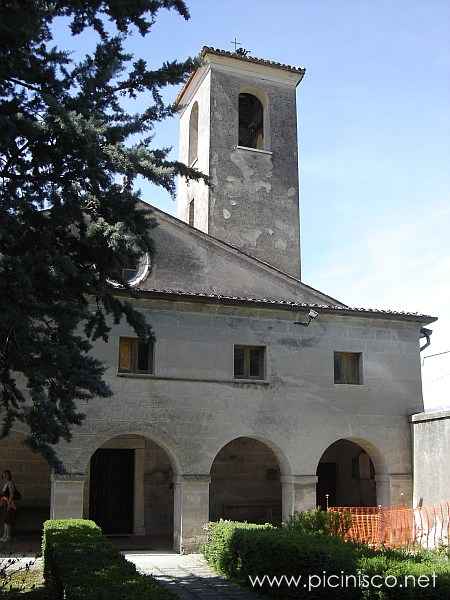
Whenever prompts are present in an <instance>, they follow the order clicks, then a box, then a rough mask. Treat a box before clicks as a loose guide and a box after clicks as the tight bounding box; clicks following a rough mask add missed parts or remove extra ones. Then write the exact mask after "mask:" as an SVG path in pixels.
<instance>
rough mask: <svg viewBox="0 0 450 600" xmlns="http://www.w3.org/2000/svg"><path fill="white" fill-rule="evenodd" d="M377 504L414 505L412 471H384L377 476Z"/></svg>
mask: <svg viewBox="0 0 450 600" xmlns="http://www.w3.org/2000/svg"><path fill="white" fill-rule="evenodd" d="M375 481H376V484H377V504H379V505H381V506H402V505H406V506H412V501H413V479H412V475H411V473H382V474H380V475H377V476H376V477H375Z"/></svg>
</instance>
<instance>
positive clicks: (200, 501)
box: [174, 474, 210, 554]
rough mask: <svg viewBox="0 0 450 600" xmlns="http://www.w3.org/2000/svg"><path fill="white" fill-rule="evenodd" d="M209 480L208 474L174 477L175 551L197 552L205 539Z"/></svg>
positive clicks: (207, 518) (183, 552)
mask: <svg viewBox="0 0 450 600" xmlns="http://www.w3.org/2000/svg"><path fill="white" fill-rule="evenodd" d="M209 482H210V476H209V474H208V475H181V476H178V477H176V478H175V482H174V483H175V498H174V500H175V502H174V504H175V506H174V550H175V551H177V552H180V553H181V554H188V553H191V552H198V551H199V549H200V546H201V545H202V544H203V543H204V542H205V541H206V530H205V525H206V524H207V523H208V520H209Z"/></svg>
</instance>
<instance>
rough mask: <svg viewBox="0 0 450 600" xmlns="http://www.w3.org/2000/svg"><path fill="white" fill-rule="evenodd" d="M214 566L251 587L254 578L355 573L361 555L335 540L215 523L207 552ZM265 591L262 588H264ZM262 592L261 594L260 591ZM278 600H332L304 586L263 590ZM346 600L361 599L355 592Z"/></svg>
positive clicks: (347, 592)
mask: <svg viewBox="0 0 450 600" xmlns="http://www.w3.org/2000/svg"><path fill="white" fill-rule="evenodd" d="M203 554H204V556H205V558H206V560H207V561H208V563H209V564H210V565H211V566H212V567H213V568H215V569H216V570H217V571H219V572H220V573H222V574H224V575H226V576H227V577H231V578H233V579H237V580H238V581H240V582H241V583H242V584H244V585H250V582H249V576H255V575H260V576H262V575H268V576H269V577H273V576H281V575H288V576H290V575H294V576H296V577H298V576H299V575H301V576H302V579H304V580H307V578H308V576H309V575H313V574H314V575H318V576H322V574H323V571H324V570H325V571H328V572H329V573H332V572H333V573H341V572H344V573H348V574H350V573H354V572H355V571H356V556H355V553H354V552H353V547H352V546H351V545H348V544H344V543H343V542H341V540H340V539H339V538H336V537H332V536H319V535H317V534H295V535H293V534H292V532H291V531H289V530H287V529H284V528H275V527H273V526H271V525H253V524H250V523H239V522H231V521H219V522H218V523H210V524H209V528H208V541H207V543H206V544H205V546H204V547H203ZM260 589H261V588H260ZM255 591H258V590H255ZM262 591H264V592H265V593H266V594H269V595H270V596H272V597H276V598H308V599H309V600H313V599H314V600H316V599H327V598H330V589H326V588H323V587H321V588H317V589H316V590H311V591H308V590H306V589H304V588H302V587H301V586H300V587H299V588H291V589H289V588H288V587H287V586H283V587H281V588H280V589H277V588H276V587H272V588H270V587H269V586H268V585H267V584H266V585H265V586H264V588H262ZM339 593H340V595H339V597H340V598H343V599H344V598H345V599H350V598H351V599H353V598H358V597H359V596H358V594H356V593H355V590H352V589H349V590H342V591H341V590H340V591H339Z"/></svg>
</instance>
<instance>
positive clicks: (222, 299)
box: [114, 289, 437, 325]
mask: <svg viewBox="0 0 450 600" xmlns="http://www.w3.org/2000/svg"><path fill="white" fill-rule="evenodd" d="M114 293H119V294H120V295H130V294H131V295H132V296H134V297H145V298H151V299H155V300H167V299H169V300H175V301H185V302H186V301H187V302H194V303H195V302H198V303H207V304H208V303H209V304H222V305H225V306H253V307H256V308H266V309H276V310H288V311H291V312H292V311H296V312H300V311H307V310H309V309H311V308H313V309H314V310H316V311H317V312H319V313H323V314H334V315H342V316H349V317H360V318H361V317H362V318H364V317H367V318H374V319H384V320H388V321H409V322H415V323H420V324H421V325H429V324H430V323H434V322H435V321H437V317H433V316H431V315H422V314H418V313H407V312H404V313H403V312H399V311H387V310H386V311H383V310H372V309H366V308H351V307H340V306H328V305H322V304H315V303H303V302H294V301H279V300H268V299H260V298H241V297H232V296H221V295H219V294H201V293H197V292H194V293H189V292H185V291H176V290H142V289H134V290H125V289H124V290H117V291H115V292H114Z"/></svg>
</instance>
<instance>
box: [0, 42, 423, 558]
mask: <svg viewBox="0 0 450 600" xmlns="http://www.w3.org/2000/svg"><path fill="white" fill-rule="evenodd" d="M201 57H202V59H203V60H202V64H201V66H200V67H199V68H198V69H197V70H196V71H195V72H194V73H193V74H192V75H191V77H190V79H189V80H188V82H187V83H186V84H185V86H184V87H183V89H182V90H181V92H180V93H179V95H178V98H177V103H178V105H179V107H180V160H181V161H182V162H184V163H186V164H188V165H189V166H194V167H196V168H197V169H198V170H200V171H202V172H203V173H205V174H207V175H208V176H209V178H210V185H209V186H208V185H206V184H205V183H203V182H201V181H198V182H195V181H189V182H188V181H184V180H183V181H180V182H179V192H178V198H177V217H174V216H171V215H169V214H166V213H164V212H162V211H160V210H158V209H157V208H155V207H153V206H151V205H148V204H145V205H144V204H143V207H144V208H145V207H146V208H147V210H148V211H149V217H151V218H153V219H156V221H157V223H158V226H157V227H155V228H154V229H153V230H152V237H153V239H154V244H155V253H154V255H153V256H152V257H145V258H144V259H143V260H142V261H141V262H140V264H138V265H135V266H133V267H132V268H130V269H129V271H128V273H127V276H128V278H129V281H130V285H132V286H133V287H134V288H135V290H136V294H135V297H134V298H132V299H131V301H132V302H133V303H134V304H135V305H136V306H137V307H138V308H139V309H140V310H141V311H142V312H143V313H145V314H146V317H147V319H148V321H149V323H150V324H151V325H152V327H153V330H154V333H155V341H154V343H152V344H144V343H141V342H139V340H138V339H137V338H136V335H135V333H134V331H133V330H132V329H131V328H130V327H129V326H128V324H127V323H126V322H125V321H122V322H121V323H120V324H119V325H116V326H114V327H113V329H112V332H111V336H110V339H109V342H108V343H105V342H103V341H101V340H99V341H97V342H96V345H95V349H94V351H95V354H96V356H97V357H98V358H99V359H101V360H102V361H103V363H104V364H105V366H106V367H107V371H106V374H105V379H106V382H107V383H108V385H109V386H110V388H111V389H112V391H113V396H112V397H111V398H109V399H95V400H93V401H90V402H89V403H86V404H85V405H83V406H81V410H82V412H85V413H86V415H87V416H86V419H85V421H84V423H83V424H82V426H81V427H77V428H75V429H74V430H73V439H72V441H71V443H65V442H62V443H61V444H60V445H59V446H58V448H57V452H58V454H59V456H60V458H61V459H62V461H63V463H64V465H65V468H66V473H65V474H64V475H56V474H50V473H49V471H48V467H47V466H46V464H45V463H44V461H43V460H42V459H40V458H39V457H36V455H32V453H31V452H30V451H28V450H27V449H25V448H24V447H23V446H22V445H21V440H22V439H23V433H21V432H20V431H19V430H17V431H15V432H14V433H13V434H12V435H11V436H10V437H9V438H7V439H6V440H3V441H1V442H0V451H1V452H2V453H3V452H9V454H8V456H10V458H11V459H10V461H9V465H10V468H11V470H13V472H14V474H15V478H16V481H17V484H18V486H19V487H20V489H21V491H22V490H23V497H24V508H23V509H22V519H23V520H24V524H23V527H24V529H27V528H28V529H32V527H33V526H36V520H39V519H41V520H40V523H41V522H42V519H44V518H45V517H46V516H47V517H48V514H50V515H51V516H52V517H54V518H66V517H81V516H85V517H89V518H93V519H94V520H96V522H97V523H98V524H99V525H100V526H101V527H102V528H103V530H104V531H105V533H108V534H111V535H135V536H148V538H149V540H150V542H149V543H150V544H151V543H152V540H158V541H161V543H164V544H166V547H173V548H175V549H176V550H178V551H191V550H193V549H196V548H198V546H199V544H200V543H201V541H202V539H203V536H204V524H205V523H206V522H208V520H216V519H219V518H227V519H233V520H248V521H253V522H263V523H264V522H268V521H270V522H274V523H281V522H282V521H283V520H286V519H287V518H288V517H289V515H291V514H292V513H293V512H295V511H300V510H305V509H310V508H313V507H316V506H321V507H323V508H326V507H327V506H333V505H339V506H376V505H380V504H381V505H391V504H394V505H398V504H401V503H406V504H411V502H412V496H413V468H412V433H411V424H410V416H411V415H412V414H413V413H418V412H421V411H422V410H423V400H422V388H421V371H420V345H421V338H424V337H426V336H427V335H429V333H430V332H429V330H428V329H427V328H426V327H427V326H428V324H429V323H431V322H433V321H434V320H435V319H434V318H433V317H430V316H427V315H421V314H415V313H408V312H396V311H388V310H378V309H370V308H353V307H349V306H347V305H346V304H345V303H344V302H343V301H341V300H337V299H335V298H332V297H330V296H328V295H327V294H326V293H323V292H321V291H319V290H317V289H314V288H312V287H310V286H309V285H306V284H305V283H303V282H302V280H301V260H300V222H301V216H300V214H299V169H298V142H297V107H296V91H297V86H299V85H300V84H301V82H302V79H303V76H304V73H305V71H304V69H303V68H298V67H292V66H288V65H284V64H280V63H276V62H272V61H268V60H263V59H258V58H254V57H251V56H248V55H246V53H245V52H244V51H242V50H241V51H238V52H226V51H223V50H217V49H214V48H210V47H204V48H203V50H202V53H201ZM307 226H308V224H307V223H304V224H302V227H307ZM348 283H349V285H351V282H348ZM125 293H126V292H125V291H124V290H120V289H118V290H117V294H125ZM380 300H381V298H380ZM422 343H423V342H422ZM30 464H31V465H32V468H30ZM25 501H26V502H25ZM26 503H28V504H29V507H30V510H29V512H28V513H27V510H26V507H25V504H26ZM39 511H40V512H39ZM27 514H28V516H27ZM155 543H156V542H155ZM158 543H159V542H158Z"/></svg>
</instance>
